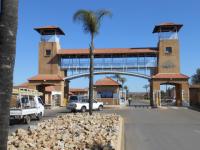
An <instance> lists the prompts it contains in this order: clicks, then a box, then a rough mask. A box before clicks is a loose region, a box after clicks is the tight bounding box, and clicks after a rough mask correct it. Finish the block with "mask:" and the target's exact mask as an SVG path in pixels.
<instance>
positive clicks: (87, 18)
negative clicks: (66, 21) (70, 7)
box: [73, 10, 99, 35]
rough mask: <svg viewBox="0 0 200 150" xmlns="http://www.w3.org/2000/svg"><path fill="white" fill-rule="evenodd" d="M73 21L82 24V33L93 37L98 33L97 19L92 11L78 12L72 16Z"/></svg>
mask: <svg viewBox="0 0 200 150" xmlns="http://www.w3.org/2000/svg"><path fill="white" fill-rule="evenodd" d="M73 20H74V21H75V22H81V23H83V30H84V32H86V33H91V34H94V35H95V34H97V33H98V30H99V28H98V25H97V17H96V15H95V13H94V12H93V11H88V10H79V11H77V12H76V13H75V14H74V16H73Z"/></svg>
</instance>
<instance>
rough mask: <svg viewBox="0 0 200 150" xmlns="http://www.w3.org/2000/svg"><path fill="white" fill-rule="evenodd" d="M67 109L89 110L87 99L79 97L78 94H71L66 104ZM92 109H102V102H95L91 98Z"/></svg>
mask: <svg viewBox="0 0 200 150" xmlns="http://www.w3.org/2000/svg"><path fill="white" fill-rule="evenodd" d="M67 109H68V110H69V111H81V112H86V111H87V110H89V101H88V99H86V98H85V99H81V98H79V97H78V96H71V97H70V102H69V104H68V105H67ZM92 109H93V110H100V111H101V110H103V102H97V101H95V100H93V107H92Z"/></svg>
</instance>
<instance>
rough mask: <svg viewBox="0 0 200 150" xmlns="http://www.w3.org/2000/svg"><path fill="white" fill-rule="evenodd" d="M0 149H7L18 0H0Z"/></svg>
mask: <svg viewBox="0 0 200 150" xmlns="http://www.w3.org/2000/svg"><path fill="white" fill-rule="evenodd" d="M0 3H1V5H0V6H1V7H0V9H1V10H0V98H1V99H0V150H7V140H8V126H9V105H10V99H11V96H12V88H13V69H14V64H15V51H16V34H17V22H18V0H0Z"/></svg>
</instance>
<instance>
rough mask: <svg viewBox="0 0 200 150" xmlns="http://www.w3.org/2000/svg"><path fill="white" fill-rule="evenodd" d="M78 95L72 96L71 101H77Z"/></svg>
mask: <svg viewBox="0 0 200 150" xmlns="http://www.w3.org/2000/svg"><path fill="white" fill-rule="evenodd" d="M77 101H78V97H77V96H70V99H69V102H77Z"/></svg>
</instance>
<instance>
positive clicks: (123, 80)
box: [120, 77, 126, 97]
mask: <svg viewBox="0 0 200 150" xmlns="http://www.w3.org/2000/svg"><path fill="white" fill-rule="evenodd" d="M120 82H121V84H122V97H124V94H123V93H124V83H125V82H126V78H124V77H121V78H120Z"/></svg>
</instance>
